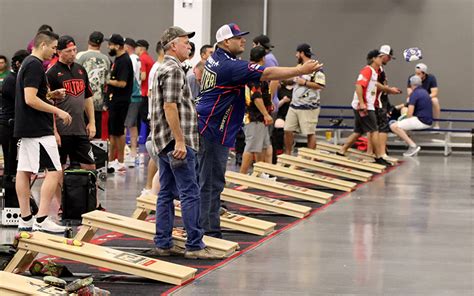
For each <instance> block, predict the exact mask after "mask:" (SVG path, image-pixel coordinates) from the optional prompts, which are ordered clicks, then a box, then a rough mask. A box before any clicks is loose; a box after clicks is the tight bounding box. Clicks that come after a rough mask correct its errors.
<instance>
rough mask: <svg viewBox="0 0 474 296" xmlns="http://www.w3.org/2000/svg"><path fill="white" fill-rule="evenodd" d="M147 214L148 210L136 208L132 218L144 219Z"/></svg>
mask: <svg viewBox="0 0 474 296" xmlns="http://www.w3.org/2000/svg"><path fill="white" fill-rule="evenodd" d="M148 214H149V210H146V209H142V208H136V209H135V211H134V212H133V214H132V218H134V219H137V220H145V219H146V217H147V216H148Z"/></svg>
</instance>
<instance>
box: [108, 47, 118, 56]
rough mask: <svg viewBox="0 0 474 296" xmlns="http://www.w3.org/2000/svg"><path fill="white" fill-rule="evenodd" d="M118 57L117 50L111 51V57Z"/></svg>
mask: <svg viewBox="0 0 474 296" xmlns="http://www.w3.org/2000/svg"><path fill="white" fill-rule="evenodd" d="M116 55H117V50H116V49H115V48H112V49H109V56H111V57H114V56H116Z"/></svg>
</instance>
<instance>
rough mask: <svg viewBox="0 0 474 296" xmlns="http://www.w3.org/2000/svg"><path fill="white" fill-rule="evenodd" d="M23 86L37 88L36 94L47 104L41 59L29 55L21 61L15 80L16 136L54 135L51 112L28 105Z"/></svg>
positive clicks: (45, 80)
mask: <svg viewBox="0 0 474 296" xmlns="http://www.w3.org/2000/svg"><path fill="white" fill-rule="evenodd" d="M25 87H33V88H36V89H37V90H38V93H37V94H36V96H37V97H38V98H40V99H41V100H43V101H44V102H46V103H48V104H52V101H49V100H48V99H46V94H47V93H48V84H47V79H46V74H45V73H44V68H43V61H41V60H40V59H38V58H37V57H35V56H33V55H30V56H28V57H27V58H26V59H25V60H24V61H23V63H22V65H21V68H20V71H18V77H17V80H16V100H15V129H14V136H15V137H16V138H39V137H43V136H50V135H54V131H53V114H51V113H47V112H42V111H39V110H36V109H33V108H32V107H30V106H28V105H27V104H26V102H25Z"/></svg>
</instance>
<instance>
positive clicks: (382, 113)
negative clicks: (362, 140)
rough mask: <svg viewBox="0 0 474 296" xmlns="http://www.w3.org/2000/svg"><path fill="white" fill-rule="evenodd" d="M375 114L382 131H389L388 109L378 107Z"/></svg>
mask: <svg viewBox="0 0 474 296" xmlns="http://www.w3.org/2000/svg"><path fill="white" fill-rule="evenodd" d="M375 115H377V125H378V128H379V132H380V133H389V132H390V127H389V125H388V120H389V118H388V115H387V109H385V108H377V109H375Z"/></svg>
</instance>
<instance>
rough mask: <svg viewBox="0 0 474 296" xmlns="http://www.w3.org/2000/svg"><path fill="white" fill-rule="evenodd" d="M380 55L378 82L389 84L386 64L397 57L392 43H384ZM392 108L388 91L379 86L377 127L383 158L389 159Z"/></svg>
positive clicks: (376, 107) (369, 150)
mask: <svg viewBox="0 0 474 296" xmlns="http://www.w3.org/2000/svg"><path fill="white" fill-rule="evenodd" d="M379 55H380V56H381V57H382V66H381V67H380V70H379V75H378V79H377V80H378V82H379V83H380V84H381V85H388V80H387V75H386V72H385V66H386V65H387V64H388V63H389V62H390V61H391V60H392V59H395V57H393V49H392V47H391V46H390V45H382V46H380V49H379ZM390 109H391V104H390V101H389V98H388V92H386V91H383V90H382V89H380V88H377V98H376V101H375V115H376V117H377V127H378V131H379V145H380V148H379V151H382V152H383V154H382V158H383V159H385V160H387V159H389V158H388V155H387V153H386V152H385V151H387V149H386V148H387V139H388V133H389V132H390V126H389V116H388V110H390ZM373 151H374V148H373V147H372V146H371V145H370V143H369V146H368V148H367V153H369V154H372V153H373Z"/></svg>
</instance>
